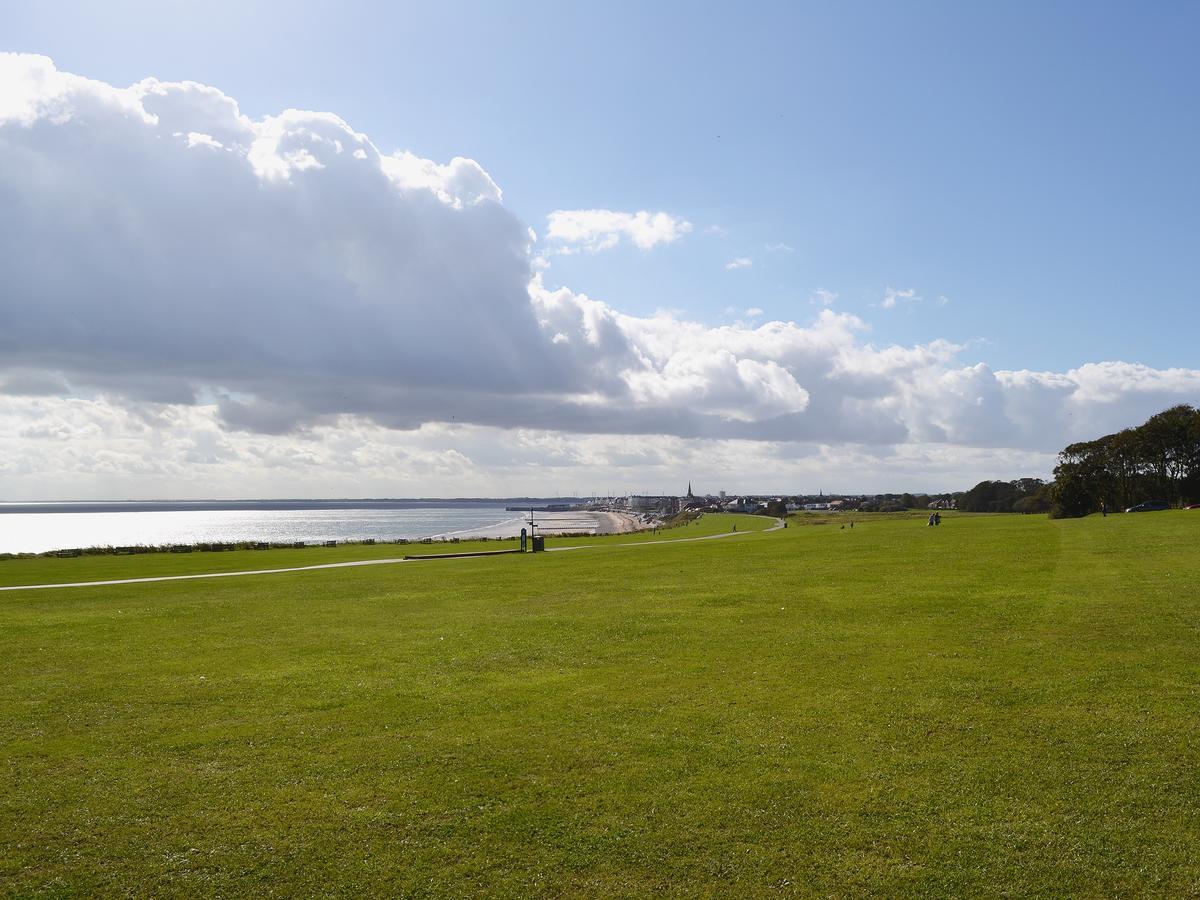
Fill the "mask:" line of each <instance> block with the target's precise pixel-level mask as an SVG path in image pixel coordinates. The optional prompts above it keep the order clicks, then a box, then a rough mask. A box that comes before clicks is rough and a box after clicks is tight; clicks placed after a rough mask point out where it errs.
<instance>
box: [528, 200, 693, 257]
mask: <svg viewBox="0 0 1200 900" xmlns="http://www.w3.org/2000/svg"><path fill="white" fill-rule="evenodd" d="M546 220H547V223H548V225H547V229H546V238H547V240H550V241H556V242H558V243H560V244H561V245H562V247H563V249H564V250H566V251H570V250H572V249H574V248H582V249H584V250H588V251H590V252H592V253H596V252H599V251H601V250H609V249H611V248H613V247H615V246H617V244H619V243H620V242H621V240H622V238H624V239H627V240H629V241H631V242H632V243H633V244H634V246H636V247H638V248H639V249H641V250H650V249H652V248H653V247H656V246H658V245H659V244H671V243H674V242H675V241H677V240H679V239H680V238H681V237H683V236H684V235H685V234H687V233H688V232H690V231H691V230H692V223H691V222H688V221H686V220H684V219H680V218H677V217H676V216H672V215H670V214H669V213H665V212H656V213H651V212H645V211H642V212H636V213H627V212H614V211H613V210H610V209H559V210H555V211H554V212H552V213H550V215H549V216H547V217H546Z"/></svg>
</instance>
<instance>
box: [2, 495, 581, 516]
mask: <svg viewBox="0 0 1200 900" xmlns="http://www.w3.org/2000/svg"><path fill="white" fill-rule="evenodd" d="M579 502H583V501H581V500H580V499H579V498H575V497H497V498H485V497H459V498H455V499H451V500H443V499H438V498H436V497H417V498H410V499H405V498H395V499H350V498H346V499H337V500H313V499H294V500H94V501H93V500H63V501H0V515H6V514H21V513H39V514H47V513H89V512H108V513H112V512H237V511H259V510H306V509H309V510H316V509H453V508H462V509H472V508H488V507H494V506H506V505H518V504H519V505H524V506H529V505H531V504H532V505H535V506H536V505H549V504H562V503H579Z"/></svg>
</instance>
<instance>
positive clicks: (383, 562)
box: [0, 519, 783, 591]
mask: <svg viewBox="0 0 1200 900" xmlns="http://www.w3.org/2000/svg"><path fill="white" fill-rule="evenodd" d="M782 527H783V520H782V519H776V520H775V524H774V525H772V526H771V527H770V528H764V529H763V530H762V531H725V532H722V533H721V534H706V535H703V536H701V537H691V538H668V539H667V540H663V541H626V542H623V543H619V544H600V545H590V546H589V545H588V544H579V545H577V546H575V547H547V548H546V552H547V553H564V552H566V551H568V550H596V549H602V548H603V547H653V546H656V545H658V544H687V543H691V542H693V541H713V540H716V539H717V538H727V537H737V536H738V535H739V534H742V535H745V534H766V533H767V532H768V531H778V530H779V529H780V528H782ZM463 559H487V557H484V556H464V557H463ZM412 561H413V560H411V559H403V558H393V559H361V560H355V561H353V562H337V563H320V564H318V565H313V566H291V567H289V568H286V569H249V570H247V571H244V572H204V573H201V574H198V575H157V576H154V577H152V578H115V579H113V580H111V581H70V582H65V583H62V584H14V585H10V586H8V587H0V591H41V590H49V589H51V588H74V587H103V586H104V585H109V584H149V583H150V582H154V581H192V580H194V579H197V578H236V577H238V576H241V575H281V574H283V573H284V572H311V571H314V570H316V569H350V568H353V567H355V566H388V565H392V564H393V563H403V562H412Z"/></svg>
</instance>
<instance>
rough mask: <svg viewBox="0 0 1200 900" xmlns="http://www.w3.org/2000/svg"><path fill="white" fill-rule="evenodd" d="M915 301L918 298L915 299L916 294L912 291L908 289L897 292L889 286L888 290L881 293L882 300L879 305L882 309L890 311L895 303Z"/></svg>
mask: <svg viewBox="0 0 1200 900" xmlns="http://www.w3.org/2000/svg"><path fill="white" fill-rule="evenodd" d="M917 299H920V298H918V297H917V292H916V291H915V290H914V289H912V288H909V289H908V290H905V291H898V290H896V289H895V288H893V287H891V286H890V285H889V286H888V288H887V289H886V290H885V291H884V292H883V300H882V302H881V303H880V304H879V305H880V306H882V307H883V308H884V309H892V308H894V307H895V306H896V304H897V303H900V302H904V301H912V300H917Z"/></svg>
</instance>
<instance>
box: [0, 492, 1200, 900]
mask: <svg viewBox="0 0 1200 900" xmlns="http://www.w3.org/2000/svg"><path fill="white" fill-rule="evenodd" d="M803 521H804V522H813V521H816V520H813V519H808V520H803ZM693 527H695V526H693ZM739 530H741V529H739ZM666 536H672V535H666ZM1198 536H1200V513H1194V512H1172V513H1156V514H1147V515H1142V516H1136V515H1128V516H1110V517H1109V518H1107V519H1100V518H1097V517H1093V518H1090V519H1086V520H1079V521H1067V522H1050V521H1048V520H1047V519H1045V518H1043V517H1032V516H1031V517H1019V516H991V517H968V516H957V517H950V516H948V517H946V519H945V520H944V521H943V524H942V526H941V527H940V528H937V529H933V528H927V527H925V526H924V525H923V524H922V522H921V521H920V520H913V519H905V518H897V519H888V518H884V517H878V518H872V519H863V520H859V521H857V522H856V527H855V528H854V530H850V529H842V528H840V527H839V526H838V525H837V524H833V525H807V526H806V525H805V524H803V522H793V524H792V527H790V528H788V529H787V530H784V531H775V532H772V533H767V534H764V533H748V534H745V535H744V536H738V537H735V538H723V539H720V540H714V541H700V542H695V543H676V544H664V545H662V546H647V547H628V548H622V547H618V546H615V544H616V542H615V541H608V542H598V543H597V544H596V545H595V546H594V547H593V548H592V549H588V550H578V551H572V552H569V553H547V554H541V555H538V556H532V555H527V556H523V557H515V556H509V557H496V558H491V559H487V558H485V559H473V560H451V561H430V562H422V563H416V564H404V565H398V566H376V567H367V568H356V569H342V570H325V571H313V572H304V573H296V574H291V575H271V576H254V577H246V578H236V579H218V580H210V581H185V582H169V583H160V584H143V585H129V586H110V587H104V588H80V589H67V590H47V591H35V592H28V593H23V592H12V593H7V594H0V889H2V890H3V891H4V892H6V893H9V894H14V895H25V894H37V893H47V894H53V895H67V894H79V895H82V894H88V895H92V894H109V895H111V894H136V895H157V896H178V895H193V896H194V895H198V894H214V895H242V896H245V895H254V896H258V895H263V894H267V893H277V894H286V895H296V894H305V895H311V894H322V895H323V894H336V895H346V896H357V895H361V894H363V893H374V894H387V895H397V896H404V895H451V896H461V895H468V894H488V895H500V896H505V895H508V896H529V895H562V894H566V895H585V896H596V897H608V896H616V895H624V896H645V895H649V894H677V895H693V894H701V895H719V896H734V897H744V896H753V895H777V894H784V895H787V894H800V895H807V894H836V895H857V894H862V893H867V892H870V893H875V894H883V895H895V894H910V895H911V894H927V895H938V896H962V895H976V894H1000V893H1003V894H1017V895H1030V894H1039V895H1061V894H1065V893H1074V894H1087V895H1092V896H1114V895H1130V894H1142V895H1145V894H1158V895H1166V896H1181V895H1189V894H1195V893H1197V892H1200V855H1198V854H1197V853H1196V851H1195V848H1196V847H1197V846H1200V778H1198V777H1197V772H1198V771H1200V740H1198V739H1197V737H1196V736H1197V735H1198V734H1200V590H1198V589H1197V583H1198V582H1200V556H1198V555H1197V553H1196V544H1197V537H1198ZM297 552H301V551H297ZM261 555H263V554H259V556H261ZM197 556H199V555H193V557H192V558H194V557H197ZM204 556H205V557H207V558H209V559H217V558H219V557H220V556H221V555H220V554H217V555H213V556H210V555H208V554H205V555H204ZM168 558H169V557H168ZM146 559H148V557H131V558H129V557H126V558H120V561H121V562H122V564H123V565H124V566H125V567H126V571H125V574H127V575H139V574H142V573H141V572H139V571H135V570H136V569H137V568H138V567H139V566H140V564H141V563H142V562H143V561H144V560H146ZM190 559H191V558H189V561H190ZM55 562H63V563H70V562H77V561H74V560H65V561H55ZM3 565H5V564H0V566H3ZM0 571H3V569H2V568H0ZM107 577H118V576H116V575H108V576H107ZM10 583H11V582H10Z"/></svg>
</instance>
